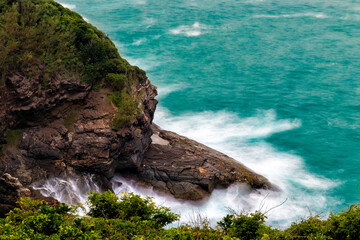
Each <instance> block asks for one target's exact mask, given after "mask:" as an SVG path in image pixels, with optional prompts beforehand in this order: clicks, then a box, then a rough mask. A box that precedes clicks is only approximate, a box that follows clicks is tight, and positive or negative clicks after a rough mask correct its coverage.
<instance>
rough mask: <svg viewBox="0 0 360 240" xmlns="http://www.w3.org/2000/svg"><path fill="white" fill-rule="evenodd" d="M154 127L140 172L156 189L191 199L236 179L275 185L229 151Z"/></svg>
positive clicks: (263, 186)
mask: <svg viewBox="0 0 360 240" xmlns="http://www.w3.org/2000/svg"><path fill="white" fill-rule="evenodd" d="M153 131H154V135H153V137H152V138H153V140H154V141H153V143H152V145H151V146H150V148H149V150H148V151H147V152H146V154H145V160H144V162H143V165H142V169H141V172H140V176H141V178H142V179H143V180H145V181H146V182H148V183H150V184H151V185H153V186H154V187H155V189H158V190H161V191H165V192H170V193H171V194H173V195H174V196H175V197H177V198H183V199H191V200H199V199H202V198H204V197H206V196H208V195H209V194H210V193H211V192H212V191H213V190H214V188H225V187H227V186H229V185H230V184H232V183H234V182H243V183H247V184H249V185H250V186H251V188H253V189H259V188H261V189H274V187H273V186H272V185H271V184H270V183H269V182H268V180H267V179H266V178H264V177H263V176H260V175H258V174H256V173H254V172H253V171H251V170H249V169H248V168H246V167H245V166H244V165H242V164H240V163H239V162H237V161H236V160H234V159H232V158H230V157H228V156H226V155H225V154H222V153H220V152H218V151H216V150H214V149H211V148H209V147H207V146H205V145H203V144H200V143H198V142H195V141H193V140H190V139H188V138H186V137H183V136H180V135H178V134H176V133H174V132H169V131H165V130H161V129H159V127H157V126H156V125H153Z"/></svg>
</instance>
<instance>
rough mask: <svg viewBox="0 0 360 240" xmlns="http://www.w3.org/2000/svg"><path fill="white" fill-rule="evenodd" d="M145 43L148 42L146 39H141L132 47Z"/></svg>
mask: <svg viewBox="0 0 360 240" xmlns="http://www.w3.org/2000/svg"><path fill="white" fill-rule="evenodd" d="M144 42H146V38H141V39H138V40H136V41H135V42H133V43H132V44H131V45H133V46H140V45H141V44H143V43H144Z"/></svg>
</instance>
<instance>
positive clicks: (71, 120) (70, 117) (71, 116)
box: [64, 113, 78, 131]
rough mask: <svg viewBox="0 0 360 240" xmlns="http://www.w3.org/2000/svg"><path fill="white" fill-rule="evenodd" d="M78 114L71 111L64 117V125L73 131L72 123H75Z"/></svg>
mask: <svg viewBox="0 0 360 240" xmlns="http://www.w3.org/2000/svg"><path fill="white" fill-rule="evenodd" d="M77 117H78V115H77V114H76V113H70V114H69V115H68V116H67V117H66V118H65V119H64V125H65V127H66V128H67V129H68V130H69V131H72V130H73V129H72V125H73V124H74V122H75V120H76V118H77Z"/></svg>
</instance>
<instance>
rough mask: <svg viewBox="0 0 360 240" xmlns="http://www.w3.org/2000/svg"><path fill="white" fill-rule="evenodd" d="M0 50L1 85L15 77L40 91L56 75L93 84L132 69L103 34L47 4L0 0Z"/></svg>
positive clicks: (35, 0) (48, 0)
mask: <svg viewBox="0 0 360 240" xmlns="http://www.w3.org/2000/svg"><path fill="white" fill-rule="evenodd" d="M0 49H1V51H0V73H1V76H0V79H1V82H2V83H4V82H5V80H6V79H7V78H8V77H11V75H12V74H14V73H17V74H20V75H23V76H25V77H29V78H31V79H37V80H39V81H40V82H41V83H42V85H43V89H46V86H47V83H48V82H49V80H50V79H52V78H55V77H59V76H60V77H66V78H71V77H78V78H80V80H82V81H84V82H86V83H90V84H94V85H95V84H97V83H101V82H103V81H104V79H105V77H106V76H107V75H108V74H125V73H126V72H127V69H132V68H133V67H132V66H130V64H129V63H128V62H127V61H126V60H124V59H122V58H121V57H120V55H119V53H118V51H117V49H116V47H115V45H114V44H113V43H112V42H111V40H110V39H109V38H108V37H107V36H106V35H105V34H104V33H102V32H101V31H99V30H98V29H96V28H95V27H93V26H92V25H91V24H89V23H87V22H85V21H84V20H83V19H82V17H81V16H80V15H79V14H77V13H74V12H72V11H70V10H68V9H65V8H64V7H62V6H61V5H60V4H58V3H56V2H54V1H52V0H21V1H10V0H7V1H1V4H0ZM141 74H144V73H143V72H141V71H140V70H138V71H137V75H141ZM111 85H112V83H110V86H111ZM115 85H117V86H119V84H118V83H116V84H115ZM119 87H121V86H119ZM116 90H121V89H116Z"/></svg>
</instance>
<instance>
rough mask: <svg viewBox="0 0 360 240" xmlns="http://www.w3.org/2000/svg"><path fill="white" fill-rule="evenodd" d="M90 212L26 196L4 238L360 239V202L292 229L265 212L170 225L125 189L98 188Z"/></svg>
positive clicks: (0, 235)
mask: <svg viewBox="0 0 360 240" xmlns="http://www.w3.org/2000/svg"><path fill="white" fill-rule="evenodd" d="M88 205H89V209H90V210H89V211H88V212H87V216H78V215H76V207H73V206H72V207H70V206H68V205H66V204H57V205H54V206H48V205H47V204H46V203H45V202H43V201H34V200H31V199H30V198H23V199H21V200H20V202H19V206H20V207H19V208H15V209H14V210H13V211H11V212H10V213H9V214H8V215H7V217H6V218H4V219H0V239H179V240H185V239H189V240H191V239H199V240H200V239H214V240H215V239H224V240H230V239H234V240H235V239H237V240H239V239H261V240H269V239H283V240H287V239H320V240H325V239H340V240H342V239H344V240H345V239H346V240H358V239H359V236H360V235H359V221H360V205H352V206H351V207H350V208H349V209H348V210H346V211H343V212H341V213H339V214H330V217H329V218H328V219H326V220H321V219H319V217H318V216H315V217H309V218H307V219H304V220H302V221H300V222H297V223H292V224H291V226H290V227H289V228H288V229H285V230H279V229H272V228H271V227H269V226H266V225H265V216H264V215H263V214H262V213H260V212H255V213H252V214H232V215H227V216H226V217H224V218H223V220H222V221H220V222H219V223H218V226H217V227H216V228H212V227H211V226H210V225H209V224H208V223H207V221H204V222H203V223H200V224H198V225H196V226H190V225H180V226H178V227H172V228H169V229H164V226H166V225H167V224H169V223H172V222H174V221H176V220H178V218H179V216H178V215H177V214H174V213H172V212H171V211H170V209H168V208H165V207H158V206H156V205H155V204H154V202H153V201H152V199H151V198H148V197H146V198H142V197H140V196H139V195H135V194H133V193H125V194H124V195H123V196H122V197H120V199H119V198H118V197H117V196H116V195H115V194H113V193H112V192H110V191H108V192H105V193H96V192H92V193H90V195H89V198H88Z"/></svg>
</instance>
